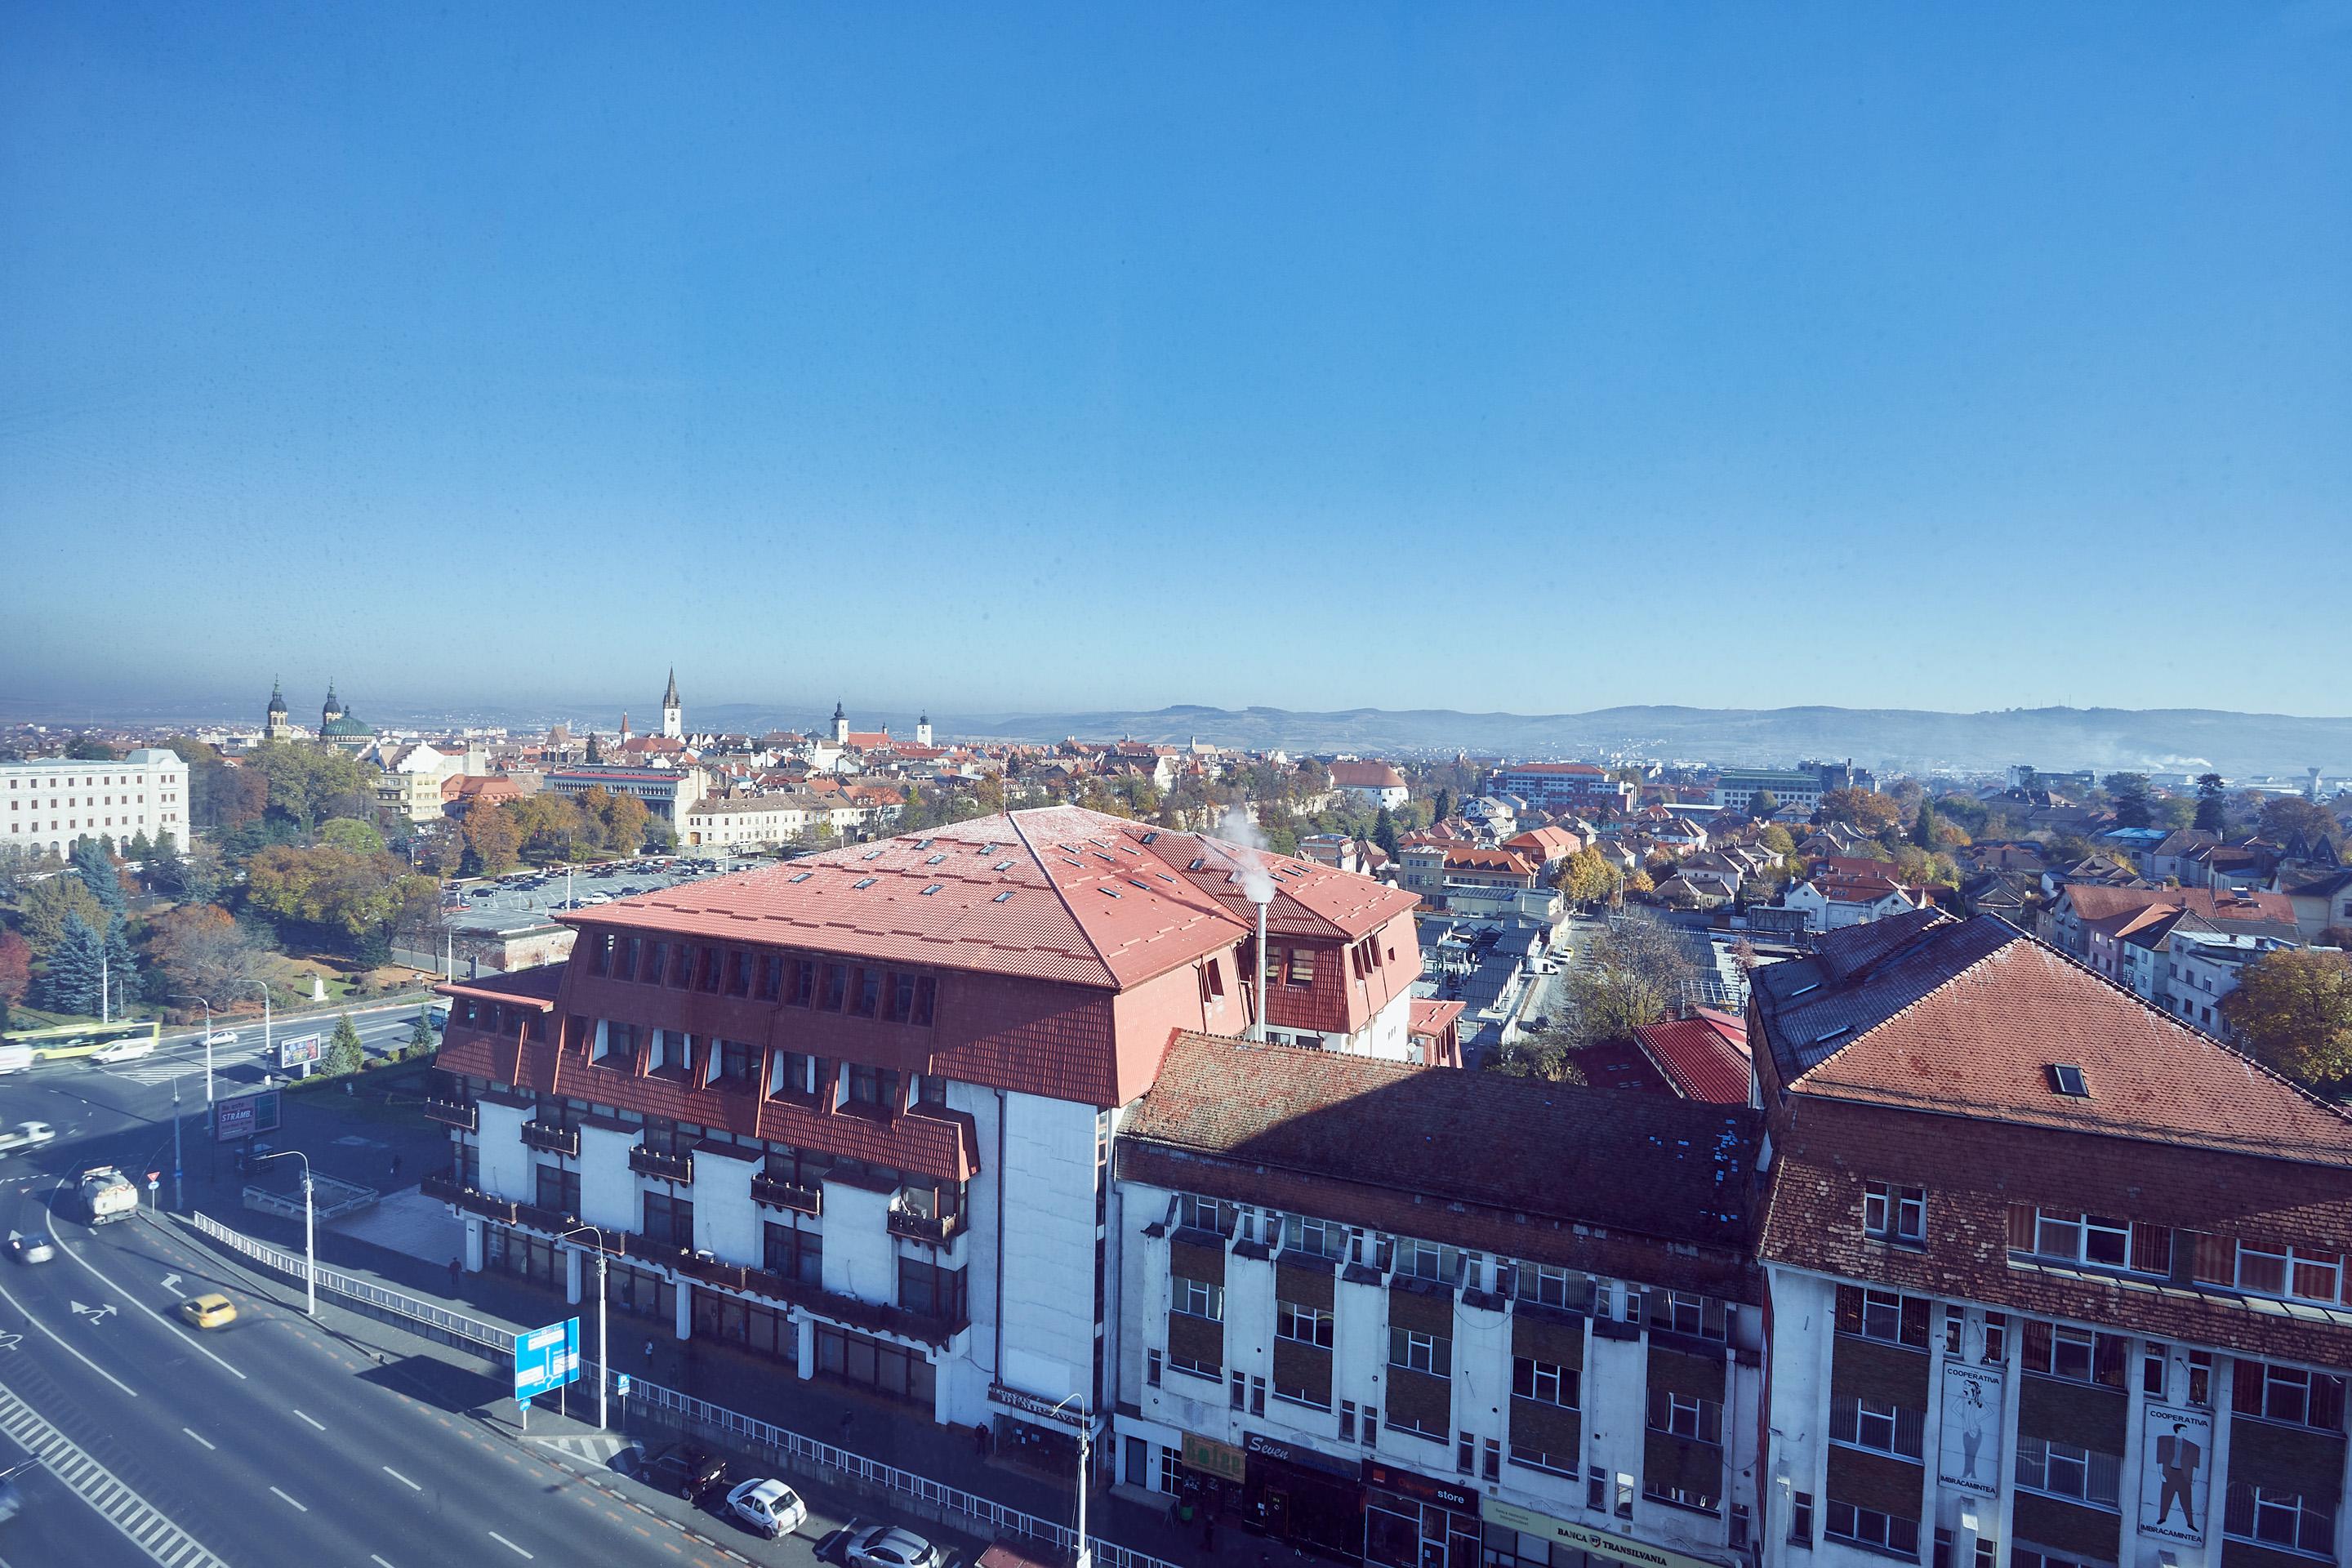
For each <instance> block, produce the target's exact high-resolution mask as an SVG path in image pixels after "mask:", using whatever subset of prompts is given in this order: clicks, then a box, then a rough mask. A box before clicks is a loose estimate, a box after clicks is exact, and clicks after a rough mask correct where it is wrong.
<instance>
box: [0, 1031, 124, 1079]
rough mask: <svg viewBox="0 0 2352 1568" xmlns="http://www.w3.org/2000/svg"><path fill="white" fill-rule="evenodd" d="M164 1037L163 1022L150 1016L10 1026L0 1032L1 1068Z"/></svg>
mask: <svg viewBox="0 0 2352 1568" xmlns="http://www.w3.org/2000/svg"><path fill="white" fill-rule="evenodd" d="M139 1040H144V1041H146V1042H147V1044H148V1046H149V1047H151V1048H152V1047H154V1046H156V1045H158V1044H160V1043H161V1042H162V1040H163V1025H162V1024H161V1023H159V1022H157V1021H156V1020H155V1019H153V1018H150V1019H147V1020H146V1021H145V1022H143V1023H137V1022H134V1023H125V1024H65V1025H61V1026H58V1027H57V1028H54V1029H12V1030H10V1031H9V1032H8V1033H6V1034H5V1035H0V1072H14V1071H16V1070H17V1069H18V1068H27V1067H31V1066H32V1065H34V1064H35V1063H36V1062H51V1061H63V1060H64V1059H65V1058H68V1057H86V1056H89V1055H90V1054H91V1053H93V1052H96V1051H101V1050H104V1049H105V1048H106V1047H109V1046H119V1045H123V1044H126V1043H129V1042H133V1041H139Z"/></svg>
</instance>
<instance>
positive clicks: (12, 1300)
mask: <svg viewBox="0 0 2352 1568" xmlns="http://www.w3.org/2000/svg"><path fill="white" fill-rule="evenodd" d="M0 1300H5V1301H6V1302H7V1303H8V1305H10V1306H12V1307H14V1308H16V1310H18V1311H20V1312H24V1313H25V1321H26V1322H28V1323H30V1324H32V1325H33V1327H35V1328H37V1329H38V1330H40V1331H41V1332H43V1333H45V1334H47V1335H48V1336H49V1338H51V1339H53V1340H56V1341H57V1342H58V1347H59V1348H60V1349H62V1350H63V1351H64V1352H66V1354H68V1355H69V1356H71V1357H73V1358H74V1360H76V1361H78V1362H79V1363H81V1364H82V1365H84V1366H86V1367H88V1368H89V1370H90V1371H92V1372H94V1373H98V1375H99V1376H100V1377H102V1378H104V1379H106V1381H107V1382H109V1383H110V1384H114V1386H115V1387H117V1388H119V1389H121V1390H122V1392H123V1393H125V1394H129V1395H131V1398H133V1399H136V1398H138V1397H139V1391H138V1390H137V1389H135V1388H133V1387H131V1385H130V1384H127V1383H125V1382H123V1381H122V1380H121V1378H119V1377H117V1376H115V1375H114V1374H113V1373H110V1372H109V1371H107V1370H106V1369H105V1368H104V1367H102V1366H100V1365H99V1364H98V1363H96V1362H94V1361H92V1360H90V1359H89V1357H88V1356H86V1355H84V1354H82V1353H81V1352H79V1351H78V1350H76V1349H74V1348H73V1346H71V1345H69V1344H67V1343H66V1342H65V1340H64V1339H63V1338H62V1337H60V1336H59V1335H58V1331H57V1330H55V1329H53V1328H51V1327H49V1325H48V1324H47V1323H45V1322H43V1321H41V1320H40V1319H38V1318H37V1317H35V1316H33V1314H32V1313H30V1312H28V1311H26V1310H25V1303H24V1302H22V1301H19V1300H16V1297H14V1296H12V1295H10V1294H9V1293H8V1288H7V1287H6V1286H5V1285H0Z"/></svg>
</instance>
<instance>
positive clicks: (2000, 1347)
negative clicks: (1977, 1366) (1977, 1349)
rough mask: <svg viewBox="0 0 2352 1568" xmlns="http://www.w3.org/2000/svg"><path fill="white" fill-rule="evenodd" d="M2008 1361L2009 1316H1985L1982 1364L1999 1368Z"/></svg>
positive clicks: (1999, 1314) (1990, 1313)
mask: <svg viewBox="0 0 2352 1568" xmlns="http://www.w3.org/2000/svg"><path fill="white" fill-rule="evenodd" d="M2008 1360H2009V1314H2008V1313H2006V1312H1987V1313H1986V1314H1985V1342H1984V1364H1985V1365H1987V1366H2000V1365H2003V1364H2005V1363H2007V1362H2008Z"/></svg>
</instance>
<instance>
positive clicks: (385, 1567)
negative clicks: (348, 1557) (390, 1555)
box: [368, 1552, 392, 1568]
mask: <svg viewBox="0 0 2352 1568" xmlns="http://www.w3.org/2000/svg"><path fill="white" fill-rule="evenodd" d="M368 1561H369V1562H371V1563H374V1564H375V1568H392V1564H391V1563H386V1562H385V1561H384V1560H383V1558H381V1557H378V1556H377V1555H376V1554H375V1553H374V1552H369V1553H368Z"/></svg>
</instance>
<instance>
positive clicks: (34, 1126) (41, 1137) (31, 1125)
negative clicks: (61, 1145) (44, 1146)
mask: <svg viewBox="0 0 2352 1568" xmlns="http://www.w3.org/2000/svg"><path fill="white" fill-rule="evenodd" d="M16 1135H17V1136H18V1137H20V1138H22V1139H23V1140H24V1141H25V1142H27V1143H46V1142H48V1141H49V1140H50V1139H52V1138H54V1137H56V1136H57V1135H58V1130H57V1129H56V1128H54V1127H52V1126H50V1125H49V1124H48V1123H47V1122H46V1121H19V1122H18V1123H16Z"/></svg>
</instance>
